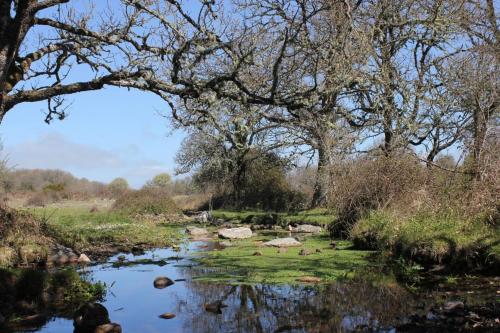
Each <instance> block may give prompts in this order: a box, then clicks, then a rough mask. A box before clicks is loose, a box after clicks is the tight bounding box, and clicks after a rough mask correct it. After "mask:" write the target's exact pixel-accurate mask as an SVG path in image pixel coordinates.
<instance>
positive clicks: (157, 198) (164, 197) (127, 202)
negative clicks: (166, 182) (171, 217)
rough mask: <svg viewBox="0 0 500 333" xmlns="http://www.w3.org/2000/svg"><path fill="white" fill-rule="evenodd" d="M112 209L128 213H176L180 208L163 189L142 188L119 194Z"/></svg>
mask: <svg viewBox="0 0 500 333" xmlns="http://www.w3.org/2000/svg"><path fill="white" fill-rule="evenodd" d="M113 209H114V210H120V211H123V212H126V213H128V214H153V215H160V214H177V213H180V209H179V208H178V207H177V205H176V204H175V202H174V201H173V200H172V198H171V197H170V196H169V195H168V193H167V192H166V191H164V190H161V189H157V188H144V189H141V190H139V191H131V192H128V193H125V194H123V195H122V196H120V197H119V198H118V199H117V200H116V202H115V203H114V205H113Z"/></svg>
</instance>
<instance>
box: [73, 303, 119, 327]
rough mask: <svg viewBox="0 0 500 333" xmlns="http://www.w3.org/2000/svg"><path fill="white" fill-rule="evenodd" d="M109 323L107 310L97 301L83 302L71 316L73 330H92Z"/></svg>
mask: <svg viewBox="0 0 500 333" xmlns="http://www.w3.org/2000/svg"><path fill="white" fill-rule="evenodd" d="M109 323H110V320H109V313H108V310H107V309H106V308H105V307H104V306H103V305H101V304H99V303H89V304H85V305H84V306H82V307H81V308H80V309H78V310H77V311H76V312H75V314H74V317H73V326H74V327H75V332H94V330H95V329H96V328H97V327H98V326H101V325H105V324H109ZM111 332H112V331H111Z"/></svg>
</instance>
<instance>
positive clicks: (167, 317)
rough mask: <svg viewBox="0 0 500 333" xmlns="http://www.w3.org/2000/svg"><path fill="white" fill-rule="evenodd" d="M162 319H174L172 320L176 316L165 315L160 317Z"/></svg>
mask: <svg viewBox="0 0 500 333" xmlns="http://www.w3.org/2000/svg"><path fill="white" fill-rule="evenodd" d="M159 317H160V318H162V319H172V318H175V315H174V314H173V313H169V312H167V313H163V314H161V315H160V316H159Z"/></svg>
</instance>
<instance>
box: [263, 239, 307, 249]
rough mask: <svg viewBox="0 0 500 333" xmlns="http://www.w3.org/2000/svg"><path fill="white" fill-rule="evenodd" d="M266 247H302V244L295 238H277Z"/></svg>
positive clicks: (266, 244)
mask: <svg viewBox="0 0 500 333" xmlns="http://www.w3.org/2000/svg"><path fill="white" fill-rule="evenodd" d="M263 245H264V246H274V247H292V246H302V243H301V242H299V241H297V240H296V239H295V238H292V237H287V238H276V239H273V240H271V241H269V242H265V243H264V244H263Z"/></svg>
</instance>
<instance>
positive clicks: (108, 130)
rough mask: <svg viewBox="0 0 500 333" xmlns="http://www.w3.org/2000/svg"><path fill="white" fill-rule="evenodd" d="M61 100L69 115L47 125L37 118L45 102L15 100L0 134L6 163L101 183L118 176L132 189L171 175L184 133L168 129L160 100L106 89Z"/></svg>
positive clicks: (153, 96) (41, 116) (142, 94)
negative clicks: (65, 104)
mask: <svg viewBox="0 0 500 333" xmlns="http://www.w3.org/2000/svg"><path fill="white" fill-rule="evenodd" d="M67 101H68V102H71V103H72V105H71V106H70V109H69V113H70V115H69V117H68V118H66V119H65V120H63V121H58V120H54V121H53V122H52V123H51V124H50V125H47V124H46V123H45V122H44V121H43V120H44V119H45V117H44V110H46V103H45V102H43V103H25V104H21V105H18V106H17V107H16V108H15V109H13V110H11V111H10V112H9V113H8V114H7V115H6V117H5V118H4V121H3V122H2V124H1V126H0V135H1V137H2V141H3V144H4V154H6V155H7V156H8V159H9V165H10V166H13V167H16V168H43V169H49V168H50V169H62V170H66V171H69V172H71V173H73V174H74V175H75V176H77V177H86V178H88V179H92V180H99V181H104V182H109V181H110V180H112V179H113V178H115V177H124V178H126V179H127V180H128V181H129V183H130V185H131V186H133V187H140V186H141V185H143V184H144V182H145V181H147V180H148V179H150V178H151V177H153V176H154V175H156V174H158V173H160V172H170V173H173V171H174V168H175V154H176V152H177V150H178V148H179V147H180V143H181V141H182V138H183V137H184V133H183V132H181V131H174V132H172V128H171V127H170V126H169V121H168V120H167V119H165V118H163V117H161V116H160V115H159V114H158V113H159V112H163V113H167V114H168V112H169V109H168V108H167V106H166V104H165V103H164V102H163V101H162V100H161V99H160V98H158V97H157V96H155V95H153V94H149V93H144V92H139V91H135V90H127V89H120V88H114V87H109V88H106V89H104V90H100V91H94V92H85V93H79V94H75V95H71V96H69V97H68V98H67Z"/></svg>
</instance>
